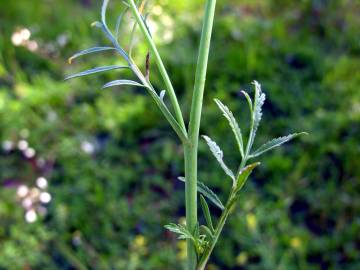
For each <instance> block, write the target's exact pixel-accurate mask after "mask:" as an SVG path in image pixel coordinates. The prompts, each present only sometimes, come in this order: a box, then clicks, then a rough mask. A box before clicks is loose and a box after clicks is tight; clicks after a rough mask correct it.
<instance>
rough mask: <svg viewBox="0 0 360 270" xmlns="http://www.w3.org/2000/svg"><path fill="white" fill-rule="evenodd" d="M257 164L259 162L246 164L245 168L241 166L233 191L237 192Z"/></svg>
mask: <svg viewBox="0 0 360 270" xmlns="http://www.w3.org/2000/svg"><path fill="white" fill-rule="evenodd" d="M259 165H260V162H255V163H252V164H250V165H248V166H246V167H245V168H243V169H242V170H241V171H240V172H239V174H238V176H237V179H236V188H235V193H238V192H239V191H240V190H241V189H242V188H243V186H244V185H245V182H246V180H247V179H248V177H249V175H250V174H251V172H252V171H253V170H254V169H255V168H256V167H257V166H259Z"/></svg>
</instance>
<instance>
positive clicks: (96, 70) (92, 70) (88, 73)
mask: <svg viewBox="0 0 360 270" xmlns="http://www.w3.org/2000/svg"><path fill="white" fill-rule="evenodd" d="M122 68H128V67H126V66H105V67H97V68H92V69H89V70H86V71H83V72H79V73H77V74H73V75H70V76H68V77H66V78H65V80H69V79H73V78H77V77H82V76H86V75H90V74H94V73H99V72H104V71H109V70H114V69H122Z"/></svg>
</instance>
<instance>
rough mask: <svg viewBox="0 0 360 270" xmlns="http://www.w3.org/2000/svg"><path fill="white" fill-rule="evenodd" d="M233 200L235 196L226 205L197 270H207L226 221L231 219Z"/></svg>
mask: <svg viewBox="0 0 360 270" xmlns="http://www.w3.org/2000/svg"><path fill="white" fill-rule="evenodd" d="M232 200H233V194H231V195H230V198H229V200H228V203H227V204H226V207H225V209H224V211H223V212H222V214H221V216H220V219H219V222H218V224H217V225H216V229H215V233H214V236H213V239H212V241H211V243H210V247H209V248H207V249H206V250H205V251H204V253H203V255H202V257H201V259H200V261H199V264H198V266H197V268H196V269H197V270H204V269H205V267H206V264H207V262H208V261H209V259H210V255H211V253H212V251H213V250H214V248H215V246H216V243H217V241H218V239H219V237H220V234H221V232H222V230H223V228H224V226H225V223H226V220H227V218H228V217H229V214H230V212H231V209H232V206H233V205H234V204H233V201H232Z"/></svg>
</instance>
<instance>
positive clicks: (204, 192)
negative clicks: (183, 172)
mask: <svg viewBox="0 0 360 270" xmlns="http://www.w3.org/2000/svg"><path fill="white" fill-rule="evenodd" d="M178 179H179V180H180V181H182V182H184V183H185V182H186V180H185V178H184V177H178ZM196 184H197V189H198V192H199V193H201V194H202V195H204V196H205V197H206V198H207V199H209V201H211V202H212V203H213V204H214V205H216V206H217V207H219V208H220V209H221V210H224V209H225V206H224V205H223V204H222V202H221V200H220V199H219V197H218V196H217V195H216V194H215V193H214V192H213V191H212V190H211V189H210V188H208V187H207V186H206V185H205V184H204V183H202V182H200V181H196Z"/></svg>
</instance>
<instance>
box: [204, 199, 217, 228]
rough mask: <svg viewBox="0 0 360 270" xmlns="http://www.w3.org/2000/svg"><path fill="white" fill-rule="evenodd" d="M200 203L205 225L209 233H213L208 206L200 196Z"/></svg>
mask: <svg viewBox="0 0 360 270" xmlns="http://www.w3.org/2000/svg"><path fill="white" fill-rule="evenodd" d="M200 203H201V208H202V210H203V212H204V217H205V220H206V223H207V225H208V227H209V228H210V230H211V232H212V233H214V231H215V230H214V226H213V223H212V220H211V215H210V209H209V206H208V204H207V202H206V200H205V198H204V197H203V196H202V195H200Z"/></svg>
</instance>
